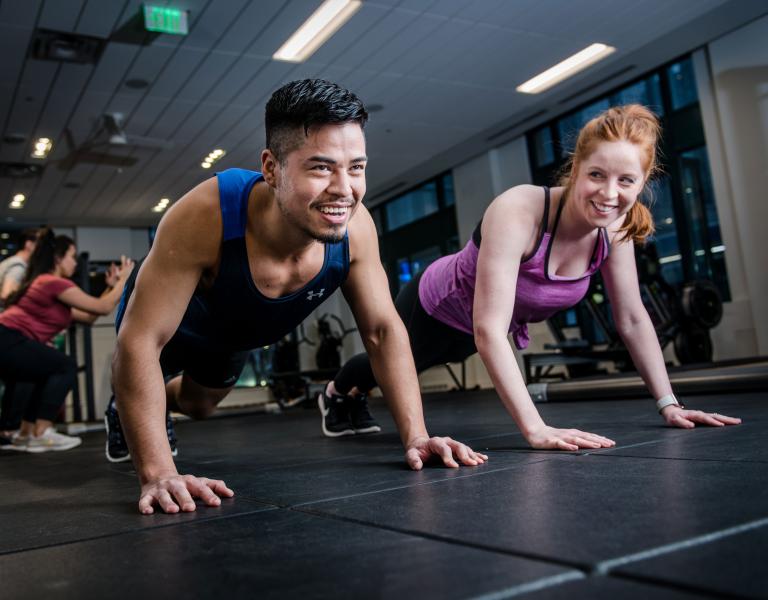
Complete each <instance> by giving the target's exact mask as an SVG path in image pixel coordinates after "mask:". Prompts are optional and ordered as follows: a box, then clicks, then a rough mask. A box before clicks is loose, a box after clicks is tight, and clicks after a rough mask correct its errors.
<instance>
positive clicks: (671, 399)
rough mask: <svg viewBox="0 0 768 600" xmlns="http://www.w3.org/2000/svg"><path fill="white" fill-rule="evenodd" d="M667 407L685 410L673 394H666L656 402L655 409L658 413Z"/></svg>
mask: <svg viewBox="0 0 768 600" xmlns="http://www.w3.org/2000/svg"><path fill="white" fill-rule="evenodd" d="M667 406H677V407H678V408H685V407H684V406H683V405H682V403H681V402H680V401H679V400H678V399H677V398H675V395H674V394H667V395H666V396H662V397H661V398H659V399H658V400H656V408H657V409H658V411H659V412H661V411H662V410H664V409H665V408H666V407H667Z"/></svg>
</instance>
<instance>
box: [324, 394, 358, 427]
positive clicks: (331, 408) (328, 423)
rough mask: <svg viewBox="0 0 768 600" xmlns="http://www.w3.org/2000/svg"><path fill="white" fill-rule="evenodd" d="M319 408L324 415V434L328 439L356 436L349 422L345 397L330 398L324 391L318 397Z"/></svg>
mask: <svg viewBox="0 0 768 600" xmlns="http://www.w3.org/2000/svg"><path fill="white" fill-rule="evenodd" d="M317 406H318V407H319V408H320V414H321V415H322V424H323V434H325V435H326V436H328V437H340V436H342V435H354V433H355V429H354V427H352V423H350V422H349V412H348V411H347V407H346V403H345V396H337V395H336V394H334V395H332V396H328V395H327V394H326V393H325V391H322V392H320V393H319V394H318V395H317Z"/></svg>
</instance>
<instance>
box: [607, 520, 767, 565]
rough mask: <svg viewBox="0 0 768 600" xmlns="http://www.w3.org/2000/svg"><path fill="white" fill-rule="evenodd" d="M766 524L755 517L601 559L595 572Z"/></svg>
mask: <svg viewBox="0 0 768 600" xmlns="http://www.w3.org/2000/svg"><path fill="white" fill-rule="evenodd" d="M767 525H768V517H764V518H762V519H756V520H754V521H748V522H747V523H742V524H741V525H735V526H733V527H727V528H726V529H718V530H717V531H712V532H710V533H706V534H704V535H698V536H694V537H691V538H688V539H685V540H681V541H679V542H673V543H671V544H664V545H662V546H657V547H655V548H649V549H648V550H643V551H641V552H635V553H633V554H627V555H625V556H620V557H617V558H612V559H608V560H603V561H600V562H599V563H597V565H596V566H595V572H596V573H600V574H603V575H605V574H608V573H609V572H610V571H611V570H612V569H615V568H617V567H622V566H624V565H628V564H631V563H635V562H639V561H642V560H646V559H649V558H656V557H657V556H663V555H664V554H670V553H672V552H677V551H678V550H684V549H688V548H695V547H696V546H703V545H704V544H708V543H710V542H714V541H717V540H721V539H725V538H728V537H732V536H734V535H738V534H740V533H744V532H747V531H752V530H753V529H760V528H761V527H765V526H767Z"/></svg>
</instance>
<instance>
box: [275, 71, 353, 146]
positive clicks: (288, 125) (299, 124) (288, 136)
mask: <svg viewBox="0 0 768 600" xmlns="http://www.w3.org/2000/svg"><path fill="white" fill-rule="evenodd" d="M367 120H368V113H367V112H366V110H365V106H364V105H363V103H362V101H361V100H360V99H359V98H358V97H357V96H355V95H354V94H353V93H352V92H350V91H349V90H346V89H344V88H343V87H341V86H339V85H336V84H335V83H331V82H330V81H325V80H323V79H302V80H300V81H292V82H291V83H288V84H286V85H284V86H283V87H281V88H280V89H279V90H277V91H276V92H275V93H274V94H272V97H271V98H270V99H269V102H267V108H266V111H265V114H264V127H265V129H266V133H267V148H269V149H270V150H271V151H272V154H274V155H275V158H276V159H277V160H278V161H282V160H283V159H284V158H285V156H286V155H287V154H289V153H290V152H291V151H293V150H295V149H296V148H297V147H298V146H299V145H300V143H301V141H300V140H299V139H298V136H297V133H298V132H299V130H300V128H301V130H302V131H303V132H304V135H305V136H306V135H307V134H308V133H309V128H310V127H312V126H314V125H328V124H332V123H357V124H358V125H360V127H361V128H362V127H365V122H366V121H367Z"/></svg>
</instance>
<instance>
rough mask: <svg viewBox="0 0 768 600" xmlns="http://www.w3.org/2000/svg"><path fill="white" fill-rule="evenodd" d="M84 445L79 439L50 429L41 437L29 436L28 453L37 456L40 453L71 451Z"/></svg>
mask: <svg viewBox="0 0 768 600" xmlns="http://www.w3.org/2000/svg"><path fill="white" fill-rule="evenodd" d="M82 443H83V440H82V439H80V438H79V437H75V436H71V435H64V434H63V433H58V432H57V431H56V430H55V429H54V428H53V427H49V428H48V429H46V430H45V431H44V432H43V433H41V434H40V435H31V436H29V441H28V442H27V452H31V453H33V454H37V453H39V452H60V451H62V450H71V449H72V448H76V447H77V446H79V445H80V444H82Z"/></svg>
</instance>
